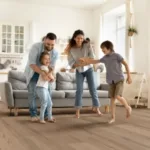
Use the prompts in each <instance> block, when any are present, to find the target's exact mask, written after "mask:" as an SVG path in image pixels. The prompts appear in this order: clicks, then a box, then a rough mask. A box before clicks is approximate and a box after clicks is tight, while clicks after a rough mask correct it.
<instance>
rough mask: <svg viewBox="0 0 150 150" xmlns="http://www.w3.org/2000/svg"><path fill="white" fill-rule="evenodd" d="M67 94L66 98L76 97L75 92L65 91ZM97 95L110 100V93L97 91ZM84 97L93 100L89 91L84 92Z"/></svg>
mask: <svg viewBox="0 0 150 150" xmlns="http://www.w3.org/2000/svg"><path fill="white" fill-rule="evenodd" d="M65 93H66V98H75V95H76V91H75V90H67V91H65ZM97 93H98V97H99V98H108V91H101V90H97ZM82 97H83V98H91V95H90V92H89V90H84V91H83V95H82Z"/></svg>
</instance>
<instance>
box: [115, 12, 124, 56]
mask: <svg viewBox="0 0 150 150" xmlns="http://www.w3.org/2000/svg"><path fill="white" fill-rule="evenodd" d="M125 26H126V24H125V14H123V15H120V16H117V32H116V51H117V52H118V53H119V54H121V55H122V56H123V57H124V58H125V41H126V40H125V37H126V36H125V34H126V32H125V31H126V28H125Z"/></svg>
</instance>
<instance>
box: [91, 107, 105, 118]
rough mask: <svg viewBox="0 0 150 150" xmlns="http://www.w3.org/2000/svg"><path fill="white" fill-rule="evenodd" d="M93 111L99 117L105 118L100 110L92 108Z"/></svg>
mask: <svg viewBox="0 0 150 150" xmlns="http://www.w3.org/2000/svg"><path fill="white" fill-rule="evenodd" d="M92 111H94V112H96V113H97V114H98V116H103V114H102V113H101V111H100V110H99V108H95V107H93V108H92Z"/></svg>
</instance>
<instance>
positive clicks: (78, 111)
mask: <svg viewBox="0 0 150 150" xmlns="http://www.w3.org/2000/svg"><path fill="white" fill-rule="evenodd" d="M75 117H76V118H77V119H79V118H80V109H77V110H76V116H75Z"/></svg>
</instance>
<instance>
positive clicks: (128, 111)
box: [116, 96, 132, 118]
mask: <svg viewBox="0 0 150 150" xmlns="http://www.w3.org/2000/svg"><path fill="white" fill-rule="evenodd" d="M116 98H117V100H118V101H119V102H120V103H121V104H122V105H124V107H125V108H126V118H129V117H130V116H131V113H132V108H131V107H130V106H129V105H128V103H127V101H126V100H125V98H123V97H121V96H117V97H116Z"/></svg>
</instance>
